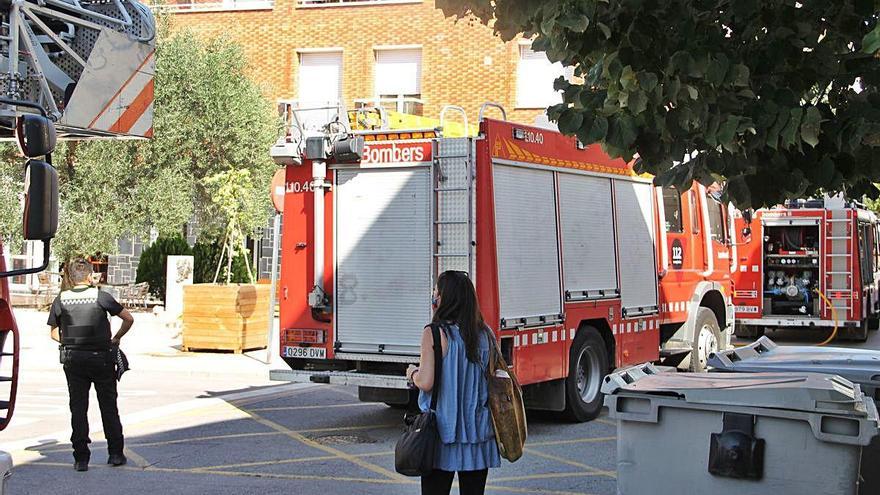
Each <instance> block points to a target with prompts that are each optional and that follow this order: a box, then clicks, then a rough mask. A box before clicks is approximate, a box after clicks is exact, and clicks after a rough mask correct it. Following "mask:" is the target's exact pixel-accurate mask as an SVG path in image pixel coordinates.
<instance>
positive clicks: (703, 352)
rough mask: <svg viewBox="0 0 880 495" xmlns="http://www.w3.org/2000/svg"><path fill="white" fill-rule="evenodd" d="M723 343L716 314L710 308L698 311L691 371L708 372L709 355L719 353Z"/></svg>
mask: <svg viewBox="0 0 880 495" xmlns="http://www.w3.org/2000/svg"><path fill="white" fill-rule="evenodd" d="M719 342H721V327H720V326H719V325H718V320H717V319H716V318H715V313H713V312H712V310H711V309H709V308H700V309H699V311H697V322H696V325H695V329H694V344H693V350H692V351H691V356H690V357H691V365H690V370H691V371H706V362H707V361H708V360H709V354H712V353H713V352H716V351H718V345H719V344H718V343H719Z"/></svg>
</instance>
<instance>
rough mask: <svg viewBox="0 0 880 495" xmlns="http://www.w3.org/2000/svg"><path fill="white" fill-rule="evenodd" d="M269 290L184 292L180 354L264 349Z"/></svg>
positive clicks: (199, 288)
mask: <svg viewBox="0 0 880 495" xmlns="http://www.w3.org/2000/svg"><path fill="white" fill-rule="evenodd" d="M268 313H269V286H268V285H265V284H258V285H252V284H230V285H216V284H194V285H187V286H184V288H183V350H184V351H194V350H223V351H233V352H235V353H236V354H238V353H241V352H242V351H249V350H253V349H265V348H266V340H267V339H268V331H269V328H268V327H269V314H268Z"/></svg>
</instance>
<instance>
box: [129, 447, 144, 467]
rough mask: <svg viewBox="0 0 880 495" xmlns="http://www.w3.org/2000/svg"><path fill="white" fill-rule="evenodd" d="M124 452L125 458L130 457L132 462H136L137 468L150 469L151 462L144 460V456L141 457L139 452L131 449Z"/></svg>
mask: <svg viewBox="0 0 880 495" xmlns="http://www.w3.org/2000/svg"><path fill="white" fill-rule="evenodd" d="M123 452H125V457H128V458H129V459H131V461H132V462H134V465H135V466H137V467H139V468H141V469H147V468H148V467H150V463H149V461H147V460H146V459H144V458H143V456H141V455H140V454H138V453H137V452H135V451H133V450H131V447H125V449H124V450H123Z"/></svg>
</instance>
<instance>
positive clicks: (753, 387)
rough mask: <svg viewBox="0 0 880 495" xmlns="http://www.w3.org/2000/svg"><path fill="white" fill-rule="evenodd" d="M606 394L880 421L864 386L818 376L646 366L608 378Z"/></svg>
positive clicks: (811, 374)
mask: <svg viewBox="0 0 880 495" xmlns="http://www.w3.org/2000/svg"><path fill="white" fill-rule="evenodd" d="M602 392H604V393H606V394H614V395H638V396H666V397H674V398H677V399H682V400H684V401H686V402H688V403H692V404H707V405H724V406H745V407H761V408H769V409H784V410H793V411H803V412H808V413H812V412H822V413H833V414H839V415H852V416H860V417H869V418H872V419H873V418H876V416H877V412H876V409H875V408H874V407H869V406H868V405H867V400H866V399H865V396H864V394H862V392H861V389H860V388H859V387H858V385H854V384H853V383H852V382H850V381H849V380H846V379H844V378H841V377H839V376H835V375H826V374H818V373H784V372H779V373H749V374H733V373H669V372H667V373H664V372H661V371H660V370H658V369H657V368H656V367H655V366H654V365H652V364H645V365H640V366H634V367H631V368H627V369H624V370H621V371H616V372H614V373H612V374H610V375H608V376H606V377H605V382H604V383H603V385H602ZM872 406H873V404H872Z"/></svg>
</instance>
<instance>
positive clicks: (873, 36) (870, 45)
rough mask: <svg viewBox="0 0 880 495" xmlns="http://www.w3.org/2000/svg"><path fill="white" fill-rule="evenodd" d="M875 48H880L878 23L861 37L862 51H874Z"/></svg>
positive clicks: (879, 27)
mask: <svg viewBox="0 0 880 495" xmlns="http://www.w3.org/2000/svg"><path fill="white" fill-rule="evenodd" d="M877 50H880V23H878V24H877V26H875V27H874V29H873V30H872V31H871V32H870V33H868V34H866V35H865V37H864V38H862V52H864V53H874V52H876V51H877Z"/></svg>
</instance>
